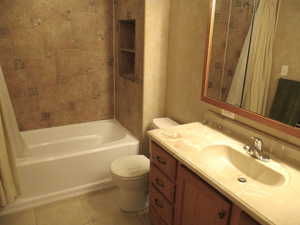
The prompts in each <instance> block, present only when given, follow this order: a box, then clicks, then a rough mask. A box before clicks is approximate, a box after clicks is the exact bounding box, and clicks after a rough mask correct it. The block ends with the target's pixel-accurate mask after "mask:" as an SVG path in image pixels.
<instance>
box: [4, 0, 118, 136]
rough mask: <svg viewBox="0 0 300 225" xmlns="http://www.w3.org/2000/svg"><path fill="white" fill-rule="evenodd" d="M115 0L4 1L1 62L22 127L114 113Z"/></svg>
mask: <svg viewBox="0 0 300 225" xmlns="http://www.w3.org/2000/svg"><path fill="white" fill-rule="evenodd" d="M112 14H113V9H112V1H110V0H103V1H76V0H71V1H39V0H30V1H22V0H17V1H5V2H3V1H2V3H1V7H0V21H1V22H0V63H1V66H2V67H3V72H4V75H5V78H6V81H7V85H8V89H9V92H10V95H11V99H12V102H13V105H14V108H15V112H16V117H17V120H18V124H19V128H20V129H21V130H31V129H41V128H48V127H54V126H62V125H68V124H74V123H80V122H88V121H95V120H103V119H110V118H113V116H114V113H113V108H114V100H113V96H114V93H113V92H114V90H113V71H112V69H113V68H112V65H113V45H112V27H113V24H112V22H113V21H112Z"/></svg>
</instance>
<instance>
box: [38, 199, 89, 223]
mask: <svg viewBox="0 0 300 225" xmlns="http://www.w3.org/2000/svg"><path fill="white" fill-rule="evenodd" d="M34 212H35V216H36V223H37V224H36V225H54V224H57V225H90V220H89V217H88V215H87V214H86V212H85V210H84V209H83V207H82V205H81V202H80V199H79V198H72V199H68V200H64V201H61V202H56V203H53V204H49V205H45V206H41V207H39V208H36V209H35V210H34Z"/></svg>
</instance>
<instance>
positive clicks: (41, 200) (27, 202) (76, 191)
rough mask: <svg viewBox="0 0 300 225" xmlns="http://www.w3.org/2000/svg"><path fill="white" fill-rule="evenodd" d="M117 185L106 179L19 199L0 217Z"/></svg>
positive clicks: (4, 210) (6, 208)
mask: <svg viewBox="0 0 300 225" xmlns="http://www.w3.org/2000/svg"><path fill="white" fill-rule="evenodd" d="M114 186H115V185H114V184H113V182H112V179H111V178H108V179H104V180H101V181H98V182H95V183H90V184H85V185H82V186H78V187H74V188H69V189H66V190H63V191H59V192H53V193H50V194H45V195H40V196H37V197H33V198H22V197H21V198H19V199H18V200H17V201H16V202H15V203H13V204H11V205H9V206H8V207H5V208H3V209H2V210H1V211H0V216H2V215H7V214H10V213H15V212H19V211H22V210H26V209H30V208H35V207H38V206H41V205H46V204H49V203H52V202H56V201H60V200H63V199H67V198H72V197H76V196H79V195H83V194H86V193H89V192H93V191H98V190H102V189H106V188H110V187H114Z"/></svg>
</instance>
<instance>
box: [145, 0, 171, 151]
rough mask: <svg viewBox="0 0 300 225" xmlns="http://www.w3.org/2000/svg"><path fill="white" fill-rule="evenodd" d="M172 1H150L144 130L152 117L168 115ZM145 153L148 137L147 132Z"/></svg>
mask: <svg viewBox="0 0 300 225" xmlns="http://www.w3.org/2000/svg"><path fill="white" fill-rule="evenodd" d="M170 2H171V0H164V1H161V0H146V5H145V49H144V50H145V52H144V87H145V88H144V90H143V133H144V134H145V131H146V130H147V129H148V128H150V127H151V123H152V120H153V119H154V118H157V117H162V116H164V115H165V99H166V85H167V63H168V37H169V36H168V34H169V17H170ZM144 137H145V139H144V141H143V144H144V147H143V149H144V153H145V154H147V149H148V140H147V136H146V135H144Z"/></svg>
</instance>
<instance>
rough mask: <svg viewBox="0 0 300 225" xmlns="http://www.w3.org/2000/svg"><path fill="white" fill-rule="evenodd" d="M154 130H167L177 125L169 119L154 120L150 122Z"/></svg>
mask: <svg viewBox="0 0 300 225" xmlns="http://www.w3.org/2000/svg"><path fill="white" fill-rule="evenodd" d="M152 123H153V126H154V127H155V128H168V127H173V126H177V125H179V124H178V123H177V122H175V121H174V120H172V119H170V118H156V119H153V121H152Z"/></svg>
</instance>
